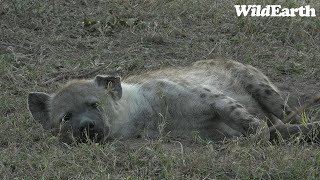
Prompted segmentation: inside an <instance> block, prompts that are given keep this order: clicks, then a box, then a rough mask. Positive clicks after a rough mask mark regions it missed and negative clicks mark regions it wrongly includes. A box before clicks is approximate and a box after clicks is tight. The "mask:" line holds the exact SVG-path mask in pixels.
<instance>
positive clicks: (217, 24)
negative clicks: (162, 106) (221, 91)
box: [0, 0, 320, 179]
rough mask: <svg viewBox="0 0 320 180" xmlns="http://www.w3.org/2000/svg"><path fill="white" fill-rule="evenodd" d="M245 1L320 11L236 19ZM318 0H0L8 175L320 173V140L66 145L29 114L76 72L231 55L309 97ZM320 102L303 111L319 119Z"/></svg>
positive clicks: (0, 162) (3, 147)
mask: <svg viewBox="0 0 320 180" xmlns="http://www.w3.org/2000/svg"><path fill="white" fill-rule="evenodd" d="M235 4H261V5H266V4H281V5H282V6H284V7H299V6H302V5H307V4H309V5H310V6H311V7H313V8H315V9H316V13H317V17H313V18H311V17H291V18H272V17H237V16H236V12H235V9H234V7H233V6H234V5H235ZM319 12H320V1H317V0H299V1H298V0H288V1H283V0H264V1H258V0H252V1H251V0H236V1H233V0H216V1H214V0H158V1H157V0H148V1H145V0H136V1H134V0H92V1H87V0H67V1H65V0H3V1H0V76H1V81H0V89H1V90H0V91H1V93H0V114H1V116H0V154H1V155H0V178H1V179H15V178H16V179H319V178H320V175H319V172H320V149H319V145H318V144H316V143H311V144H306V143H305V144H299V143H297V142H296V141H295V140H292V141H289V142H280V143H279V144H276V145H274V144H257V143H250V142H248V143H240V142H242V141H240V140H230V141H226V142H222V143H218V144H214V143H211V142H207V141H202V140H200V141H199V140H196V138H195V140H192V141H186V140H181V141H180V140H173V139H167V138H165V137H163V138H160V139H156V140H148V139H146V140H143V141H138V140H130V141H121V140H119V141H115V142H112V143H109V144H105V145H98V144H80V145H77V146H70V145H66V144H62V143H61V142H59V141H58V140H57V138H55V137H53V136H52V135H51V134H50V133H49V132H47V131H45V130H43V128H42V127H41V125H39V124H37V123H35V122H34V120H33V119H32V118H31V116H30V114H29V112H28V110H27V105H26V99H27V95H28V93H29V92H30V91H44V92H48V93H51V92H54V91H55V90H56V89H57V88H58V87H59V86H60V85H61V84H63V83H65V82H66V81H67V80H68V79H70V78H90V77H94V76H95V75H96V74H98V73H100V74H104V73H106V72H108V71H117V72H118V73H119V74H121V75H122V77H126V76H128V75H131V74H137V73H143V72H145V71H149V70H152V69H158V68H162V67H165V66H185V65H188V64H190V63H192V62H194V61H196V60H200V59H210V58H215V57H224V58H232V59H235V60H238V61H240V62H244V63H248V64H252V65H254V66H256V67H258V68H259V69H261V70H262V71H263V72H264V73H265V74H267V75H268V76H269V77H270V78H271V79H272V80H273V81H274V82H275V83H276V85H277V86H278V87H279V88H280V90H282V91H283V92H284V93H283V95H284V97H288V101H289V103H290V104H292V105H294V106H299V105H300V104H303V103H304V102H305V101H307V100H308V99H309V98H310V97H312V96H314V95H316V94H317V93H319V89H320V83H319V82H320V18H319V16H320V14H319ZM319 112H320V108H319V106H314V107H312V108H311V109H308V110H307V111H306V112H304V113H303V117H304V118H303V119H304V121H305V120H309V121H316V120H319Z"/></svg>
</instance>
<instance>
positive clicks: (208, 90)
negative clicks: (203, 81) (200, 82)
mask: <svg viewBox="0 0 320 180" xmlns="http://www.w3.org/2000/svg"><path fill="white" fill-rule="evenodd" d="M203 89H204V90H206V91H208V92H211V91H210V89H208V88H203Z"/></svg>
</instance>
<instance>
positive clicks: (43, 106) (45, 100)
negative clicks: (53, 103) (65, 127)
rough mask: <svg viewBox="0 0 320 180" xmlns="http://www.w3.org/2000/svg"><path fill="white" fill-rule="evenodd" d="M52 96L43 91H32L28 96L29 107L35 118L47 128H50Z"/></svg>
mask: <svg viewBox="0 0 320 180" xmlns="http://www.w3.org/2000/svg"><path fill="white" fill-rule="evenodd" d="M50 98H51V96H50V95H48V94H46V93H42V92H31V93H29V96H28V108H29V110H30V112H31V114H32V116H33V118H34V119H35V120H36V121H38V122H40V123H41V124H42V126H43V127H44V128H45V129H50V127H51V123H50V117H49V107H48V104H49V100H50Z"/></svg>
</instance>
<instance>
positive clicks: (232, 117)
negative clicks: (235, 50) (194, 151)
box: [28, 60, 315, 143]
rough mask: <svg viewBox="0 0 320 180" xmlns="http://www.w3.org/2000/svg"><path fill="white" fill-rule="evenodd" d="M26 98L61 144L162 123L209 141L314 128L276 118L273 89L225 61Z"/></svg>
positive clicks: (251, 71) (280, 111)
mask: <svg viewBox="0 0 320 180" xmlns="http://www.w3.org/2000/svg"><path fill="white" fill-rule="evenodd" d="M28 103H29V109H30V111H31V113H32V115H33V117H34V119H35V120H37V121H39V122H40V123H41V124H42V125H43V127H44V128H45V129H50V130H52V132H53V133H54V134H56V135H58V136H59V137H60V138H61V140H62V141H64V142H68V143H70V142H87V141H88V140H91V141H95V142H104V141H106V140H110V139H113V138H125V139H127V138H137V137H141V136H144V137H151V138H152V137H157V136H159V126H160V123H163V122H165V123H164V128H163V129H162V130H163V131H164V132H165V133H168V134H169V135H170V136H174V137H185V138H188V137H190V136H192V134H193V135H194V132H197V133H198V135H199V136H200V137H201V138H203V139H209V140H213V141H220V140H223V139H225V138H232V137H240V136H249V135H250V134H256V135H257V134H259V132H263V133H262V134H261V133H260V135H262V136H264V137H265V138H267V139H268V140H273V139H274V138H276V137H277V135H279V134H281V135H282V137H283V138H285V139H287V138H289V137H290V136H291V135H294V134H303V135H309V133H311V129H312V128H313V126H315V124H307V125H300V124H298V122H299V119H300V118H299V116H298V115H295V116H293V117H292V119H291V120H292V121H291V122H294V123H296V124H285V123H283V122H282V121H281V120H282V119H284V117H285V116H286V115H288V114H289V113H292V110H291V109H290V108H289V106H288V105H286V103H285V102H284V100H283V99H282V98H281V96H280V94H279V92H278V91H277V89H276V87H275V86H274V85H273V84H272V83H271V82H270V81H269V79H268V78H267V77H266V76H265V75H264V74H262V73H261V72H260V71H259V70H257V69H256V68H254V67H252V66H250V65H243V64H241V63H239V62H235V61H231V60H205V61H198V62H196V63H194V64H193V65H192V66H191V67H186V68H179V69H173V68H168V69H163V70H159V71H154V72H149V73H147V74H144V75H141V76H132V77H130V78H128V79H126V80H125V81H124V82H121V81H120V78H119V77H117V76H96V77H95V78H94V79H93V80H74V81H71V82H69V83H68V84H67V85H66V86H64V87H63V88H62V89H61V90H60V91H58V92H57V93H56V94H53V95H48V94H45V93H39V92H32V93H30V94H29V99H28ZM280 119H281V120H280ZM267 124H268V126H267ZM162 125H163V124H162ZM257 131H259V132H258V133H257Z"/></svg>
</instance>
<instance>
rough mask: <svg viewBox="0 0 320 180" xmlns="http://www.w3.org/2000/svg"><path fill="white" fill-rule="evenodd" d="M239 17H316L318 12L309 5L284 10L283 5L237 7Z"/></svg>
mask: <svg viewBox="0 0 320 180" xmlns="http://www.w3.org/2000/svg"><path fill="white" fill-rule="evenodd" d="M234 7H235V8H236V11H237V16H241V15H243V16H247V15H249V16H258V17H265V16H271V17H296V16H300V17H316V10H315V9H314V8H310V6H309V5H307V6H301V7H299V8H282V7H281V5H267V6H265V7H263V8H262V7H261V5H235V6H234Z"/></svg>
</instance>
